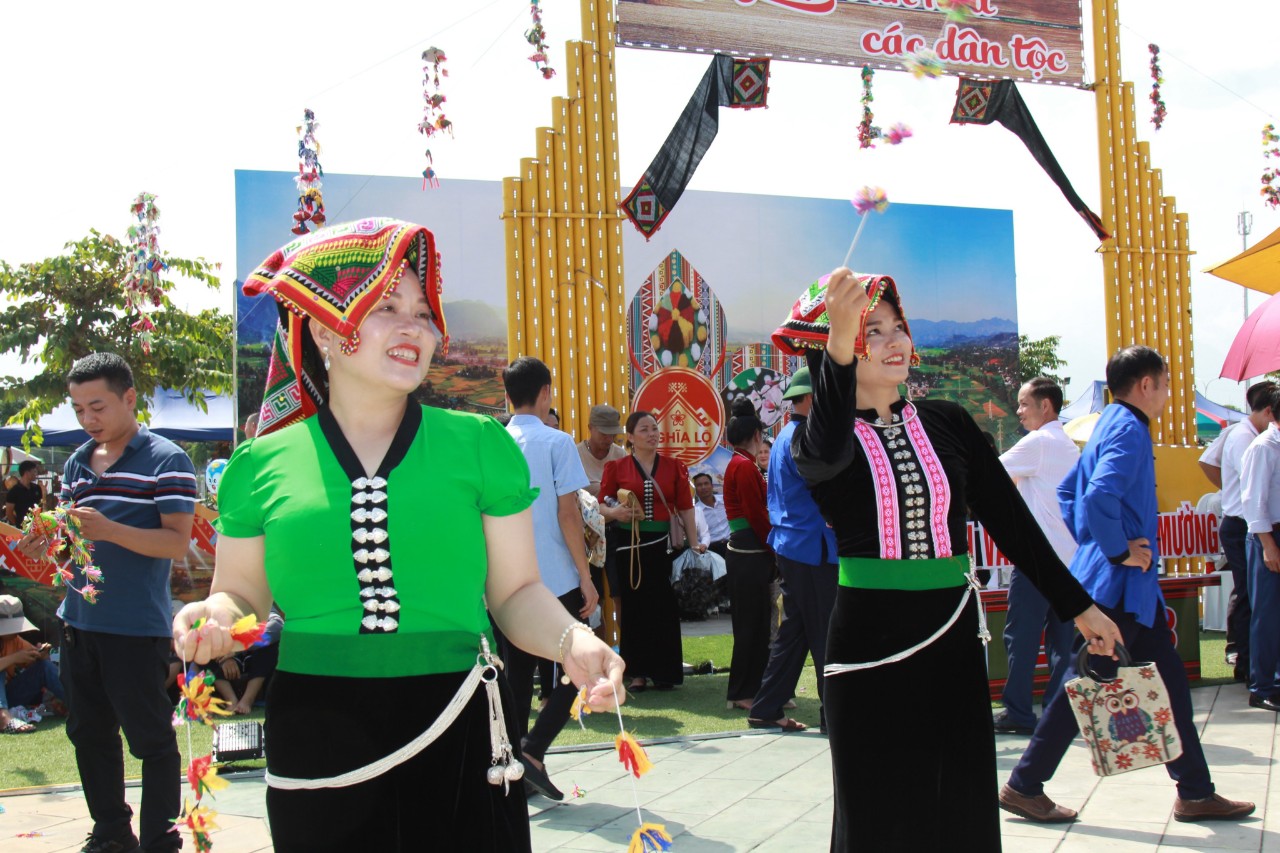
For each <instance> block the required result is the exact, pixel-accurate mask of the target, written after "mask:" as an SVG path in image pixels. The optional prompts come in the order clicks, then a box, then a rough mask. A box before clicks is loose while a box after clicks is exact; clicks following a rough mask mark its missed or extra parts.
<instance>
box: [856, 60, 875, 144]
mask: <svg viewBox="0 0 1280 853" xmlns="http://www.w3.org/2000/svg"><path fill="white" fill-rule="evenodd" d="M875 76H876V72H875V71H873V70H871V66H870V65H864V66H862V123H861V124H859V125H858V147H859V148H875V147H876V146H875V141H874V140H875V139H876V138H877V137H879V136H880V129H879V128H877V127H873V126H872V125H871V119H873V118H874V117H875V114H874V113H873V112H871V102H872V101H874V100H875V96H874V95H872V94H871V81H872V79H873V78H874V77H875Z"/></svg>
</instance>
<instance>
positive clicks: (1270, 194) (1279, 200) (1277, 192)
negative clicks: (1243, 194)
mask: <svg viewBox="0 0 1280 853" xmlns="http://www.w3.org/2000/svg"><path fill="white" fill-rule="evenodd" d="M1277 143H1280V135H1277V134H1276V126H1275V125H1274V124H1266V125H1263V128H1262V156H1263V157H1266V158H1268V159H1269V158H1271V157H1277V158H1280V147H1278V146H1277ZM1277 179H1280V169H1277V167H1275V166H1267V168H1266V169H1265V170H1264V171H1263V173H1262V190H1261V193H1262V200H1263V201H1264V202H1266V203H1267V204H1269V205H1271V207H1272V208H1273V209H1274V208H1277V207H1280V188H1277V187H1276V185H1275V182H1276V180H1277Z"/></svg>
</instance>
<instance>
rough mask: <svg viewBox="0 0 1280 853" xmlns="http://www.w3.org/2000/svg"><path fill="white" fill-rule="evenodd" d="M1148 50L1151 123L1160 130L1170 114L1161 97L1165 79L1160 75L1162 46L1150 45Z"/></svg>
mask: <svg viewBox="0 0 1280 853" xmlns="http://www.w3.org/2000/svg"><path fill="white" fill-rule="evenodd" d="M1147 50H1149V51H1151V123H1152V124H1154V125H1155V126H1156V130H1159V129H1160V128H1161V127H1162V126H1163V125H1164V117H1165V115H1167V114H1168V112H1169V111H1168V110H1167V109H1165V106H1164V98H1162V97H1160V86H1161V84H1163V83H1164V77H1163V76H1161V74H1160V46H1159V45H1157V44H1149V45H1147Z"/></svg>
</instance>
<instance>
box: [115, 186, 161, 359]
mask: <svg viewBox="0 0 1280 853" xmlns="http://www.w3.org/2000/svg"><path fill="white" fill-rule="evenodd" d="M129 212H130V213H132V214H133V215H134V216H135V217H136V218H137V220H138V221H137V222H135V223H134V224H132V225H130V226H129V229H128V230H127V231H126V232H125V236H126V237H127V238H128V240H129V244H130V245H131V246H132V256H133V268H132V269H131V270H130V271H129V274H128V275H127V276H126V277H125V280H124V299H125V306H126V310H128V311H137V312H138V319H137V320H135V321H134V322H133V330H134V331H136V332H137V333H138V338H139V340H141V341H142V351H143V352H145V353H150V352H151V343H152V341H153V340H154V332H155V328H156V327H155V324H154V323H152V322H151V318H150V317H149V316H147V311H148V310H149V309H151V308H159V307H160V305H161V303H162V302H163V301H164V296H163V291H161V289H160V273H162V272H164V271H165V270H167V269H168V268H169V265H168V264H166V263H165V262H164V260H163V259H162V258H161V257H160V226H159V225H157V224H156V223H157V222H158V221H159V219H160V209H159V208H158V207H156V197H155V195H154V194H152V193H147V192H142V193H138V196H137V198H135V199H134V200H133V204H132V205H130V206H129Z"/></svg>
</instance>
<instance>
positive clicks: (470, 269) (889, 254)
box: [236, 171, 1018, 340]
mask: <svg viewBox="0 0 1280 853" xmlns="http://www.w3.org/2000/svg"><path fill="white" fill-rule="evenodd" d="M292 183H293V178H292V175H291V174H290V173H287V172H258V171H237V172H236V246H237V258H236V277H237V278H238V279H240V280H243V279H244V278H245V276H247V275H248V274H249V273H250V272H252V270H253V267H254V266H255V265H256V264H258V263H259V262H260V261H262V260H263V259H264V258H266V257H267V256H268V255H269V254H270V253H271V252H272V251H274V250H275V249H276V248H278V247H279V246H280V245H281V244H283V243H284V242H286V241H287V240H288V239H289V238H290V237H291V236H292V235H291V234H290V233H289V228H290V226H291V225H292V220H291V216H292V214H293V206H294V197H293V196H292V195H291V188H292ZM421 187H422V182H421V180H415V179H412V178H396V177H377V176H364V175H333V174H326V175H325V178H324V197H325V210H326V213H327V215H328V217H329V221H330V222H342V221H346V220H350V219H357V218H360V217H364V216H375V215H381V216H395V217H399V218H403V219H409V220H413V221H417V222H421V223H423V224H424V225H426V226H427V227H428V228H430V229H431V230H432V231H433V233H434V234H435V235H436V241H437V246H438V248H439V250H440V252H441V256H442V269H443V271H444V287H445V299H446V301H452V300H457V299H479V300H482V301H484V302H488V303H490V304H492V305H495V306H499V307H502V306H505V304H506V266H505V259H504V247H503V241H502V231H501V229H500V227H499V224H498V212H499V211H500V210H501V184H500V183H499V182H497V181H466V180H446V181H444V182H443V184H442V185H441V187H440V188H439V189H433V190H427V191H425V192H424V191H423V190H422V189H421ZM890 202H891V203H890V206H889V209H888V210H887V211H886V212H885V213H883V214H874V213H873V214H868V216H870V217H871V219H870V220H869V221H868V222H867V225H866V227H865V228H864V229H863V232H862V237H861V239H860V240H859V243H858V248H857V251H856V252H855V254H854V257H853V260H852V261H851V264H852V266H853V267H854V269H857V270H859V271H866V272H877V273H888V274H890V275H892V276H893V277H894V279H895V280H896V281H897V282H898V284H899V286H900V287H901V289H902V292H903V297H904V301H905V302H906V307H907V312H908V315H909V316H910V317H913V318H916V317H918V318H922V319H929V320H944V319H945V320H956V321H961V322H964V321H968V320H980V319H986V318H988V317H1003V318H1007V319H1010V320H1016V319H1017V317H1018V309H1017V287H1016V281H1015V274H1014V242H1013V215H1012V213H1011V212H1009V211H1006V210H989V209H976V208H960V207H940V206H934V205H917V204H893V203H892V198H891V199H890ZM857 227H858V216H857V213H856V212H855V211H854V209H853V206H852V205H851V204H850V203H849V202H847V201H841V200H832V199H817V198H792V197H786V196H766V195H749V194H742V193H721V192H706V191H702V192H698V191H690V192H686V193H685V194H684V196H683V197H682V198H681V200H680V203H679V204H678V205H677V206H676V208H675V210H674V211H673V212H672V213H671V215H670V216H668V217H667V220H666V222H665V223H664V225H663V227H662V229H661V230H659V231H658V232H657V234H655V235H654V237H653V239H652V240H650V241H649V242H648V243H646V242H645V240H644V238H643V237H642V236H641V235H640V234H639V233H638V232H637V231H635V229H634V228H632V226H631V225H630V224H629V223H628V224H626V225H624V235H625V236H624V241H625V242H624V247H623V253H624V259H625V263H626V270H627V291H628V292H627V299H628V301H629V300H630V299H631V297H632V296H633V295H634V293H635V290H636V289H637V288H638V287H639V286H640V285H641V283H643V282H644V280H645V279H646V278H648V276H649V274H650V272H652V270H653V269H654V268H655V267H656V266H657V265H658V264H659V263H661V262H662V259H663V258H665V257H666V256H667V255H668V254H669V253H670V252H671V251H673V250H676V249H678V250H679V251H681V252H682V253H683V254H684V255H685V256H686V257H687V258H688V259H689V261H690V262H691V263H692V264H693V265H694V267H695V268H696V269H697V270H698V271H699V272H700V273H702V275H703V277H704V278H706V279H707V281H708V283H709V284H710V285H711V288H712V290H713V291H714V292H715V294H716V296H717V297H719V299H720V300H721V303H722V304H723V306H724V309H725V315H726V319H727V321H728V325H729V335H730V339H731V340H742V339H744V337H758V336H759V335H760V334H761V333H768V332H770V331H772V330H773V329H774V328H775V327H776V326H777V325H778V323H779V322H781V320H782V319H783V318H785V316H786V313H787V311H788V309H789V308H790V307H791V304H792V302H794V301H795V298H796V296H798V295H799V293H800V291H801V290H802V289H803V288H804V287H805V286H806V285H807V284H808V283H809V282H810V281H812V280H814V279H815V278H817V277H818V276H820V275H822V274H823V273H826V272H829V271H830V270H831V269H832V268H834V267H835V266H837V265H838V264H839V263H840V262H841V261H842V260H843V258H844V256H845V252H846V251H847V250H848V247H849V242H850V240H851V239H852V238H853V234H854V231H855V230H856V229H857Z"/></svg>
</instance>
